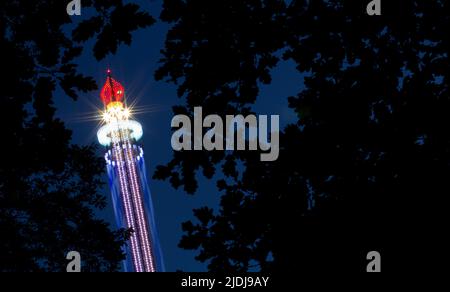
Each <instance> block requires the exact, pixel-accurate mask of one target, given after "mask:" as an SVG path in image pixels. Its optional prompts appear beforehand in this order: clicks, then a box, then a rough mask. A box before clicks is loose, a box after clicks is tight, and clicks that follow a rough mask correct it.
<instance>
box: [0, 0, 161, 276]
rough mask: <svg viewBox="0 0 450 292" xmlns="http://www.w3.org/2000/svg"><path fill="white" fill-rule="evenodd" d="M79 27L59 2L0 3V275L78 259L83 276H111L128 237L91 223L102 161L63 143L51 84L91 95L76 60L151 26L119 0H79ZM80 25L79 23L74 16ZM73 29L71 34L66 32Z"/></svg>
mask: <svg viewBox="0 0 450 292" xmlns="http://www.w3.org/2000/svg"><path fill="white" fill-rule="evenodd" d="M82 2H83V15H84V12H86V15H90V18H88V19H84V20H83V21H82V22H81V23H78V24H77V23H76V21H75V22H72V21H73V20H78V18H76V17H75V18H71V17H69V16H68V15H67V14H66V5H67V3H68V2H66V1H60V0H42V1H20V2H19V1H6V2H2V4H1V5H0V48H1V49H2V54H1V55H0V58H1V64H2V70H1V71H0V82H1V87H0V88H1V91H0V131H1V133H2V153H3V155H2V158H1V159H0V232H1V240H0V270H3V271H65V267H66V264H67V261H66V260H65V255H66V253H67V252H68V251H70V250H76V251H78V252H80V253H81V255H82V270H83V271H115V270H118V269H119V263H120V261H121V259H122V258H123V255H122V252H121V249H120V248H121V245H122V244H124V242H125V241H124V240H125V238H126V237H127V236H128V231H124V230H120V231H117V232H112V231H111V230H110V229H109V226H108V225H107V223H105V222H104V221H102V220H98V219H96V218H95V215H94V208H103V207H104V206H105V204H106V202H105V197H104V196H103V195H102V194H100V193H99V188H100V186H101V185H102V180H101V174H102V173H103V172H104V167H103V163H102V162H101V160H100V159H99V158H98V157H97V155H96V149H95V147H93V146H83V147H81V146H76V145H72V144H71V143H70V140H71V132H70V131H69V130H68V129H66V128H65V126H64V124H63V122H62V121H61V120H60V119H58V118H55V107H54V105H53V93H54V91H55V90H56V88H57V87H60V88H62V89H63V90H64V92H65V93H66V94H67V95H68V96H70V97H71V98H73V99H76V98H77V96H78V92H79V91H83V92H86V91H89V90H93V89H96V88H97V85H96V83H95V81H94V80H93V79H92V77H88V76H84V75H82V74H80V73H79V72H78V71H77V65H76V62H75V58H76V57H77V56H79V55H80V54H81V53H82V49H83V45H84V43H85V41H87V40H88V39H92V38H96V40H95V45H94V52H93V53H94V55H95V57H96V58H97V59H101V58H103V57H105V56H106V55H107V54H109V53H115V52H116V50H117V47H118V46H119V45H120V44H122V43H125V44H130V42H131V32H132V31H134V30H136V29H138V28H141V27H146V26H149V25H151V24H153V22H154V19H153V18H152V17H151V16H150V15H149V14H147V13H145V12H142V11H140V10H139V7H138V6H137V5H135V4H123V3H122V1H121V0H112V1H111V0H108V1H105V0H92V1H90V0H85V1H82ZM82 19H83V18H82ZM71 31H72V35H70V32H71Z"/></svg>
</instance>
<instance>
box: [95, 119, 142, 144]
mask: <svg viewBox="0 0 450 292" xmlns="http://www.w3.org/2000/svg"><path fill="white" fill-rule="evenodd" d="M120 130H124V131H129V132H130V137H131V138H133V139H135V140H136V141H138V140H139V139H141V138H142V135H143V130H142V125H141V124H140V123H139V122H136V121H133V120H122V121H113V122H111V123H108V124H106V125H104V126H103V127H101V128H100V129H99V130H98V132H97V138H98V142H99V143H100V144H101V145H103V146H109V145H110V144H111V142H112V133H113V132H115V131H120Z"/></svg>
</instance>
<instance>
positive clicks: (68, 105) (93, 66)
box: [56, 0, 303, 271]
mask: <svg viewBox="0 0 450 292" xmlns="http://www.w3.org/2000/svg"><path fill="white" fill-rule="evenodd" d="M134 2H137V3H139V4H140V5H141V7H142V8H143V9H144V10H146V11H149V12H150V14H151V15H153V16H154V17H155V18H158V16H159V12H160V10H161V1H159V0H157V1H151V0H147V1H145V0H140V1H134ZM168 29H169V26H168V25H167V24H165V23H162V22H160V21H159V20H158V21H157V23H156V24H155V25H153V26H151V27H150V28H147V29H144V30H139V31H137V32H135V33H133V42H132V45H131V46H129V47H128V46H121V47H119V50H118V52H117V54H116V55H114V56H108V57H107V58H105V60H103V61H101V62H97V61H96V60H95V59H94V58H93V57H92V51H91V48H92V42H91V43H88V44H87V46H86V50H85V52H84V55H83V56H82V57H80V58H79V60H78V63H79V66H80V68H79V70H80V72H82V73H83V74H85V75H90V76H93V77H94V78H95V79H96V81H97V83H98V85H99V86H102V85H103V82H104V80H105V70H106V68H107V67H108V66H109V67H111V69H112V71H113V76H114V77H115V78H116V79H117V80H119V81H120V82H121V83H122V84H123V85H124V86H125V91H126V94H127V98H128V101H133V100H136V101H137V106H138V107H141V108H148V107H151V108H153V110H151V111H149V112H147V113H143V114H139V115H137V116H135V119H136V120H138V121H139V122H140V123H141V124H142V126H143V129H144V137H143V139H142V140H141V142H142V144H143V146H144V151H145V158H146V163H147V169H148V171H149V174H148V177H149V178H151V177H152V175H153V173H154V171H155V168H156V166H157V165H159V164H166V163H167V162H168V161H170V159H171V157H172V148H171V144H170V138H171V134H172V130H171V127H170V121H171V119H172V117H173V113H172V110H171V107H172V106H173V105H177V104H181V103H183V102H184V101H183V100H181V99H179V98H178V97H177V96H176V87H175V86H174V85H173V84H168V83H165V82H156V81H155V80H154V78H153V75H154V72H155V70H156V69H157V68H158V60H159V59H160V50H161V49H162V48H163V47H164V39H165V34H166V32H167V30H168ZM272 78H273V82H272V84H270V85H268V86H262V88H261V94H260V96H259V97H258V102H257V104H256V105H255V107H254V109H255V111H256V112H257V113H258V114H268V115H271V114H278V115H280V122H281V125H285V124H287V123H290V122H294V121H295V114H294V113H293V111H291V110H290V109H288V107H287V99H286V98H287V97H288V96H290V95H295V94H296V93H298V92H299V91H300V89H301V88H302V87H303V83H302V78H301V76H300V75H299V74H298V73H297V71H296V69H295V66H294V65H293V64H292V63H288V62H284V63H281V64H280V65H279V66H278V67H277V68H275V69H274V70H273V72H272ZM205 82H207V81H205ZM98 93H99V91H93V92H91V93H89V94H81V96H80V99H79V100H78V101H72V100H71V99H70V98H69V97H67V96H64V95H63V94H62V93H61V92H60V91H58V94H57V96H58V97H57V100H56V106H57V109H58V110H57V115H58V116H59V117H61V118H62V119H63V120H64V121H65V122H66V125H67V127H69V128H70V129H72V131H73V142H74V143H77V144H90V143H93V142H95V143H96V142H97V139H96V131H97V129H98V126H97V123H96V122H95V121H81V120H82V119H81V118H80V117H83V116H86V115H87V114H89V113H91V114H94V113H95V111H96V109H99V108H101V106H102V104H101V102H100V99H99V95H98ZM236 114H238V113H236ZM281 143H282V142H281ZM105 170H106V169H105ZM199 179H200V180H199V189H198V191H197V193H196V195H195V196H190V195H188V194H186V193H185V192H184V191H183V190H175V189H173V188H172V187H171V185H170V183H169V182H166V181H157V180H152V179H150V189H151V192H152V196H153V204H154V208H155V213H156V214H155V218H156V221H157V222H156V223H157V226H158V232H159V236H160V240H161V246H162V249H163V255H164V261H165V266H166V270H167V271H175V270H177V269H180V270H183V271H205V270H206V265H205V264H202V263H199V262H197V261H195V259H194V255H195V253H194V252H192V251H186V250H183V249H180V248H178V247H177V244H178V242H179V240H180V237H181V235H182V232H181V223H182V222H183V221H186V220H189V219H192V218H193V215H192V209H193V208H198V207H201V206H204V205H209V206H210V207H213V208H215V207H216V206H217V205H218V202H219V195H220V194H219V193H218V192H217V190H216V188H215V180H214V179H213V180H212V181H208V180H205V179H204V178H202V177H201V174H200V175H199ZM106 181H107V177H106V172H105V189H104V192H105V194H106V195H107V198H108V200H109V198H110V194H109V189H108V187H107V185H106ZM99 216H101V217H102V218H104V219H105V220H107V221H108V222H110V223H111V224H112V225H113V226H115V221H114V212H113V210H112V205H111V202H110V201H109V202H108V206H107V208H106V209H105V210H103V211H101V212H99Z"/></svg>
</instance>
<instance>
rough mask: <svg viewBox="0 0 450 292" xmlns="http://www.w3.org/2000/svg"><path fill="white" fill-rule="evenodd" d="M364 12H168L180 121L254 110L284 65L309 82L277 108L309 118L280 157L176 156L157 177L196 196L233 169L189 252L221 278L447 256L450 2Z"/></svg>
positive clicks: (225, 3)
mask: <svg viewBox="0 0 450 292" xmlns="http://www.w3.org/2000/svg"><path fill="white" fill-rule="evenodd" d="M356 2H361V3H356ZM365 2H366V1H339V0H329V1H325V0H317V1H316V0H314V1H306V0H305V1H302V0H298V1H295V0H294V1H281V0H246V1H232V0H220V1H206V0H204V1H201V0H199V1H189V0H184V1H183V0H166V1H164V9H163V11H162V13H161V16H160V17H161V19H162V20H163V21H166V22H168V23H170V24H172V27H171V29H170V31H169V33H168V35H167V38H166V43H165V49H164V50H163V58H162V59H161V62H162V65H161V67H160V68H159V70H158V71H157V72H156V78H157V79H159V80H161V79H164V80H167V81H168V82H174V83H176V84H178V95H179V97H180V98H183V99H185V100H186V101H187V105H186V106H177V107H174V112H175V113H187V114H189V115H191V116H192V113H193V107H194V106H199V105H201V106H202V107H203V112H204V114H205V115H206V114H208V113H218V114H222V115H224V114H236V113H244V114H245V113H248V112H251V107H252V104H253V103H254V101H255V100H256V99H257V98H258V94H259V85H260V84H268V83H270V82H271V77H270V71H271V69H273V68H274V67H275V66H276V65H277V64H279V63H280V62H283V61H290V62H292V61H293V62H295V63H296V65H297V70H298V71H299V72H300V73H301V74H302V75H303V76H304V88H303V89H302V90H301V91H300V92H299V93H298V95H297V96H291V97H283V96H274V97H273V98H286V101H287V102H288V104H289V107H290V108H292V109H294V110H295V112H296V113H297V116H298V121H297V122H296V123H295V124H290V125H288V126H286V127H285V128H284V129H283V131H282V133H281V137H280V156H279V159H278V160H277V161H275V162H271V163H263V162H260V161H259V156H258V155H259V154H258V153H253V152H252V151H249V152H243V151H235V152H233V153H225V152H217V151H213V152H207V151H195V152H194V151H189V152H175V153H174V157H173V159H172V161H170V162H169V163H168V164H167V165H166V166H159V167H158V169H157V171H156V173H155V175H154V177H155V178H158V179H169V180H170V182H171V184H172V185H173V186H174V187H176V188H178V187H183V188H184V189H185V190H186V191H187V192H188V193H190V194H193V193H195V192H196V190H197V177H198V175H199V174H198V172H199V171H203V175H204V176H206V177H207V178H212V176H213V175H214V173H215V172H216V171H218V169H219V171H220V169H221V171H222V172H223V175H224V179H221V180H219V181H218V182H217V187H218V190H219V191H220V192H221V193H222V197H221V203H220V207H219V209H218V210H212V209H211V208H209V207H203V208H200V209H197V210H195V211H194V215H195V217H196V218H197V220H196V221H194V222H192V221H188V222H185V223H184V224H183V226H182V227H183V230H184V232H185V235H184V236H183V238H182V239H181V242H180V247H182V248H185V249H193V250H198V251H199V253H198V255H197V257H196V258H197V259H198V260H199V261H202V262H208V263H209V269H210V270H212V271H248V270H255V269H256V270H262V271H273V270H276V271H283V270H285V271H289V270H291V271H292V270H297V269H304V270H309V271H327V270H328V271H343V270H355V271H365V256H366V254H367V252H368V251H370V250H379V251H381V254H382V257H383V256H384V258H385V259H387V262H389V263H390V267H391V268H392V269H397V270H398V269H400V270H405V269H408V268H414V267H417V264H418V263H419V262H420V261H421V260H423V261H424V262H428V263H430V262H431V261H432V260H433V257H434V256H439V252H442V250H444V249H439V247H440V244H442V243H443V242H444V241H443V236H440V235H439V234H442V230H444V229H442V227H443V226H445V224H444V222H449V220H448V216H447V215H446V212H445V206H446V205H445V204H443V202H444V196H446V194H447V193H449V191H450V189H449V187H450V186H449V184H448V178H449V177H450V171H449V170H450V169H449V161H450V160H449V158H450V157H449V153H450V151H449V150H450V148H449V145H450V143H449V142H450V139H449V138H450V137H449V135H450V129H449V127H450V121H449V120H450V102H449V98H448V96H449V88H448V78H449V76H448V74H449V70H448V68H449V59H448V57H449V48H450V46H449V43H450V39H449V38H450V35H449V34H448V32H447V31H446V28H447V27H448V25H449V17H450V13H449V12H450V4H449V3H448V2H445V1H433V2H432V1H383V8H382V9H383V15H382V16H380V17H369V16H367V15H366V14H365V5H367V3H365ZM367 2H368V1H367ZM300 82H301V80H299V84H300ZM238 164H242V165H243V167H237V165H238ZM447 213H448V212H447ZM439 230H441V231H440V232H439ZM424 242H427V243H424ZM422 243H423V245H421V244H422ZM431 246H433V248H428V247H431ZM407 263H415V265H408V264H407ZM430 267H433V266H430Z"/></svg>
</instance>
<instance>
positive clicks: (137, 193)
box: [124, 139, 156, 272]
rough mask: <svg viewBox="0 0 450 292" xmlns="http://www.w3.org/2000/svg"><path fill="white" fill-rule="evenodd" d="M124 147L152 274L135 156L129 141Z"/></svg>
mask: <svg viewBox="0 0 450 292" xmlns="http://www.w3.org/2000/svg"><path fill="white" fill-rule="evenodd" d="M124 142H125V145H124V146H125V147H124V151H125V153H126V154H127V158H128V161H129V164H128V166H129V169H128V170H129V173H130V178H131V186H132V188H133V189H134V193H135V196H134V197H133V201H134V206H135V210H136V213H137V215H138V219H139V225H140V233H141V234H140V235H141V240H142V241H143V242H142V248H143V252H144V259H145V263H146V266H147V271H150V272H154V271H155V270H156V268H155V265H154V261H153V254H152V252H151V249H150V246H151V244H150V240H149V234H148V232H147V228H148V227H149V226H147V224H146V220H145V219H146V218H145V214H144V209H143V198H142V196H143V194H142V191H141V188H140V185H139V183H138V180H137V177H138V176H137V173H136V165H135V164H136V156H135V155H134V154H133V149H132V146H131V144H130V141H129V139H125V141H124Z"/></svg>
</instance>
